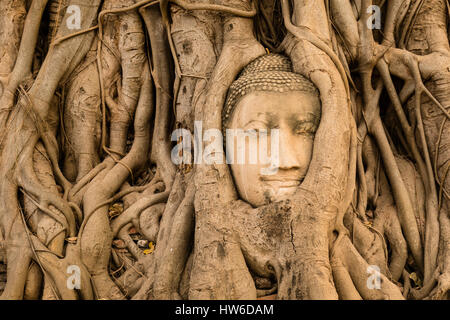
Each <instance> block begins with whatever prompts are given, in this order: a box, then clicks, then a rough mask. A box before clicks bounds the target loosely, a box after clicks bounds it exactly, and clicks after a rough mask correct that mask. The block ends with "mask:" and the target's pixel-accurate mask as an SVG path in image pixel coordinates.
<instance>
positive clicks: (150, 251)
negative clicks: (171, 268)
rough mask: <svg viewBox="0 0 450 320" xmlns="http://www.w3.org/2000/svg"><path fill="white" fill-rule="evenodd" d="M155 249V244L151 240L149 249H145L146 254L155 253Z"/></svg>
mask: <svg viewBox="0 0 450 320" xmlns="http://www.w3.org/2000/svg"><path fill="white" fill-rule="evenodd" d="M153 251H155V245H154V244H153V242H149V244H148V249H145V250H144V254H150V253H153Z"/></svg>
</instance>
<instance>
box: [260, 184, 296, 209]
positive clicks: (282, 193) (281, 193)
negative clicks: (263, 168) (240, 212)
mask: <svg viewBox="0 0 450 320" xmlns="http://www.w3.org/2000/svg"><path fill="white" fill-rule="evenodd" d="M297 189H298V186H297V187H291V188H279V189H271V188H269V189H266V190H264V200H261V201H260V202H261V203H262V204H261V205H264V204H268V203H273V202H278V201H283V200H288V199H290V198H291V197H292V195H293V194H294V193H295V192H296V191H297Z"/></svg>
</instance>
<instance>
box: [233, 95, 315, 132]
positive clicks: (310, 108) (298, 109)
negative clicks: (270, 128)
mask: <svg viewBox="0 0 450 320" xmlns="http://www.w3.org/2000/svg"><path fill="white" fill-rule="evenodd" d="M261 117H264V118H267V117H270V118H287V119H290V118H297V119H302V118H305V119H306V118H311V117H313V118H320V99H319V97H318V96H317V95H315V94H313V93H309V92H302V91H287V92H267V91H260V92H259V91H256V92H252V93H250V94H248V95H246V96H245V97H243V98H242V99H241V100H240V101H239V102H238V104H237V105H236V107H235V110H234V113H233V115H232V119H231V123H230V124H231V126H233V125H234V124H238V123H239V122H242V121H249V120H251V119H258V118H261Z"/></svg>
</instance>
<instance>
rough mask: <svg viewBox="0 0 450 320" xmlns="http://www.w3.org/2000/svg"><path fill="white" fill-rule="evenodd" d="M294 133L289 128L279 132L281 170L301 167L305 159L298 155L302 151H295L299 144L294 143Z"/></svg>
mask: <svg viewBox="0 0 450 320" xmlns="http://www.w3.org/2000/svg"><path fill="white" fill-rule="evenodd" d="M295 142H296V141H295V139H294V135H293V134H292V133H290V132H289V130H280V132H279V142H278V146H279V147H278V150H279V168H280V169H283V170H290V169H297V170H298V169H301V168H302V166H303V162H306V159H303V157H299V154H300V155H301V154H302V153H303V152H296V151H297V149H298V148H301V146H300V145H297V144H296V143H295Z"/></svg>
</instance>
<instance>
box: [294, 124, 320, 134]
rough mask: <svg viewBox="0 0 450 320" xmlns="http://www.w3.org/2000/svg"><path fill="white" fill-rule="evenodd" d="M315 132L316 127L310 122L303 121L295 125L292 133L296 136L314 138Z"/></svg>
mask: <svg viewBox="0 0 450 320" xmlns="http://www.w3.org/2000/svg"><path fill="white" fill-rule="evenodd" d="M316 131H317V125H316V124H315V123H314V122H312V121H304V122H300V123H297V125H296V126H295V129H294V133H295V134H297V135H307V136H314V134H315V133H316Z"/></svg>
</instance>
